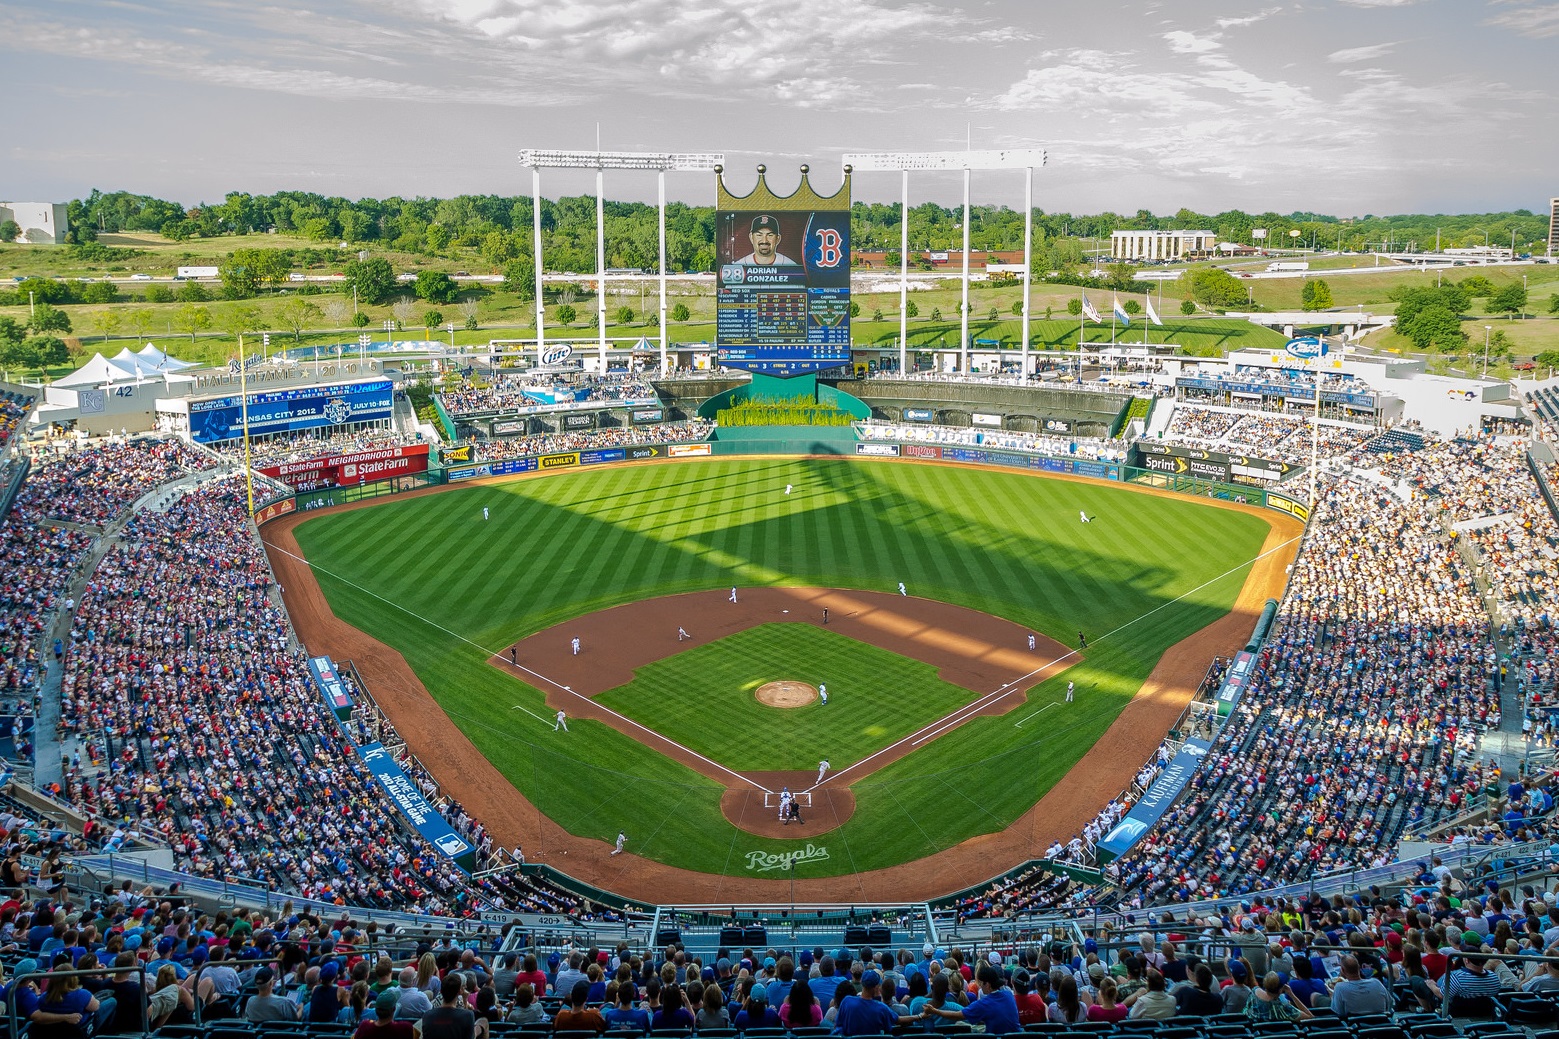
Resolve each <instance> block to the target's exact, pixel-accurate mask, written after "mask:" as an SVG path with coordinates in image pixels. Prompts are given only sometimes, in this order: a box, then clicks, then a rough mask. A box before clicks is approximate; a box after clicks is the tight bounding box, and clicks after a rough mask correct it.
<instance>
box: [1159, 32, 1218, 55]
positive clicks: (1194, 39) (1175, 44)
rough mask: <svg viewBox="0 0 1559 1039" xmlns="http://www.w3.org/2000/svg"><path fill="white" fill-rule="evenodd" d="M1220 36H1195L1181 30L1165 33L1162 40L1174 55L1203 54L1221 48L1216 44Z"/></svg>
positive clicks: (1216, 34)
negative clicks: (1167, 44)
mask: <svg viewBox="0 0 1559 1039" xmlns="http://www.w3.org/2000/svg"><path fill="white" fill-rule="evenodd" d="M1220 35H1221V34H1219V33H1214V34H1212V35H1211V36H1197V35H1195V34H1194V33H1189V32H1186V31H1185V30H1183V29H1176V30H1175V31H1173V32H1166V33H1165V34H1164V39H1166V40H1168V41H1169V49H1170V50H1172V51H1174V52H1175V53H1176V54H1205V53H1207V52H1208V51H1215V50H1217V49H1218V48H1220V47H1222V46H1223V44H1221V43H1219V42H1218V38H1219V36H1220Z"/></svg>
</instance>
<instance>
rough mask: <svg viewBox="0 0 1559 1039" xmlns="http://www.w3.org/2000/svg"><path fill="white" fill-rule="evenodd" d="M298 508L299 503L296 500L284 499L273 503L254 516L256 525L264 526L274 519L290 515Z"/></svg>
mask: <svg viewBox="0 0 1559 1039" xmlns="http://www.w3.org/2000/svg"><path fill="white" fill-rule="evenodd" d="M297 507H298V502H297V499H295V498H283V499H282V500H281V501H273V502H271V503H270V504H269V505H267V506H266V507H265V508H263V509H261V510H260V511H258V512H256V513H255V514H254V525H255V526H257V527H261V526H264V525H265V524H267V523H269V522H270V521H271V520H273V519H279V518H280V517H282V516H287V515H290V514H291V513H292V511H293V510H294V509H296V508H297Z"/></svg>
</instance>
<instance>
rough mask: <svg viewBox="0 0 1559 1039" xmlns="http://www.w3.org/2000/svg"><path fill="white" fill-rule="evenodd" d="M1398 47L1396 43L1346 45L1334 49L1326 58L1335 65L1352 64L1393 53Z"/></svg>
mask: <svg viewBox="0 0 1559 1039" xmlns="http://www.w3.org/2000/svg"><path fill="white" fill-rule="evenodd" d="M1395 47H1396V44H1395V43H1377V44H1374V45H1373V46H1369V47H1344V48H1343V49H1342V50H1339V51H1332V53H1330V54H1328V55H1327V56H1326V60H1327V61H1329V62H1331V63H1332V64H1333V65H1352V64H1354V63H1355V62H1360V61H1374V60H1375V59H1376V58H1380V57H1384V56H1385V55H1387V54H1389V53H1391V51H1392V49H1393V48H1395Z"/></svg>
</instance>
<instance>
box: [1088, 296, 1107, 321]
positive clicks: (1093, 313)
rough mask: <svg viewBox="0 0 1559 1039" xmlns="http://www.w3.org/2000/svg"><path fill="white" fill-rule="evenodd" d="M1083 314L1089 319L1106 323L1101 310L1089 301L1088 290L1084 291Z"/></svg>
mask: <svg viewBox="0 0 1559 1039" xmlns="http://www.w3.org/2000/svg"><path fill="white" fill-rule="evenodd" d="M1083 314H1084V315H1085V316H1086V317H1087V318H1088V320H1089V321H1097V322H1098V323H1099V324H1101V325H1102V324H1104V318H1102V317H1100V316H1099V312H1098V311H1097V310H1095V309H1094V305H1093V304H1092V303H1090V302H1088V293H1086V292H1085V293H1083Z"/></svg>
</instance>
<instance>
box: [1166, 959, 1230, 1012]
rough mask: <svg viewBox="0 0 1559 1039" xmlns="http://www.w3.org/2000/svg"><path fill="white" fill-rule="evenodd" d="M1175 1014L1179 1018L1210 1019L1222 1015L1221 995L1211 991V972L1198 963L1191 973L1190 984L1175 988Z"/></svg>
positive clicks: (1205, 965)
mask: <svg viewBox="0 0 1559 1039" xmlns="http://www.w3.org/2000/svg"><path fill="white" fill-rule="evenodd" d="M1174 1000H1175V1013H1176V1015H1177V1016H1179V1017H1212V1016H1213V1015H1214V1014H1221V1013H1223V994H1222V993H1221V992H1214V991H1213V972H1212V970H1211V968H1209V967H1208V966H1207V964H1205V963H1198V964H1197V965H1196V967H1195V968H1194V969H1193V970H1192V972H1191V981H1190V984H1187V985H1180V986H1178V987H1176V989H1175V992H1174Z"/></svg>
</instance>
